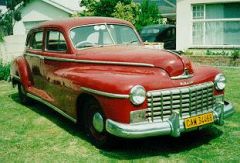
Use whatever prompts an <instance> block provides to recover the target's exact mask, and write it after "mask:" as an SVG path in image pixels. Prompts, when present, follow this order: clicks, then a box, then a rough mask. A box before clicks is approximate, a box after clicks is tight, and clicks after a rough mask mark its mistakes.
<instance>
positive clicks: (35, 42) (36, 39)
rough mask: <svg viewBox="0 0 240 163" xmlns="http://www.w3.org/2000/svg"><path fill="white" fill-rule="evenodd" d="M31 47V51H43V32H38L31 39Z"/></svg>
mask: <svg viewBox="0 0 240 163" xmlns="http://www.w3.org/2000/svg"><path fill="white" fill-rule="evenodd" d="M29 46H30V48H31V49H36V50H41V49H42V46H43V32H36V33H34V34H33V36H32V38H31V39H30V43H29Z"/></svg>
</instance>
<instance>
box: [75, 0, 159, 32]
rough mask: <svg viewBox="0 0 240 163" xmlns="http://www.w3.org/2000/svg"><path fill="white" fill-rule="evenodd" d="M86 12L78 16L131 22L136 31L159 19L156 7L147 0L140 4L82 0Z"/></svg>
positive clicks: (126, 0) (129, 0) (112, 0)
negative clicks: (119, 19)
mask: <svg viewBox="0 0 240 163" xmlns="http://www.w3.org/2000/svg"><path fill="white" fill-rule="evenodd" d="M81 6H85V7H86V10H84V11H83V13H81V14H80V16H106V17H116V18H121V19H125V20H127V21H130V22H132V23H133V24H134V25H135V26H136V28H137V29H138V30H141V28H142V27H143V26H146V25H150V24H157V23H159V21H160V19H161V17H160V13H159V10H158V7H157V5H156V4H155V3H150V2H149V0H144V1H143V2H142V3H141V4H138V3H135V2H133V1H132V0H98V1H96V0H82V1H81Z"/></svg>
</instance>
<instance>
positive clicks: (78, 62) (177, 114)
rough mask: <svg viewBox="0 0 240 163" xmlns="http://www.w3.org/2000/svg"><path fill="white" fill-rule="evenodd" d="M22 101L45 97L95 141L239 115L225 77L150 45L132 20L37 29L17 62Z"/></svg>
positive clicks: (78, 21)
mask: <svg viewBox="0 0 240 163" xmlns="http://www.w3.org/2000/svg"><path fill="white" fill-rule="evenodd" d="M11 79H12V83H13V85H17V86H18V91H19V96H20V100H21V102H22V103H26V102H28V101H29V100H30V99H34V100H38V101H40V102H42V103H44V104H46V105H47V106H49V107H51V108H52V109H54V110H56V111H57V112H59V113H60V114H62V115H63V116H65V117H67V118H68V119H70V120H71V121H73V122H75V123H79V124H80V125H82V126H84V128H85V130H86V134H87V135H88V136H89V138H90V140H91V141H92V142H93V144H95V145H97V146H98V147H103V146H105V145H107V144H109V142H110V140H111V138H112V135H114V136H117V137H123V138H143V137H151V136H159V135H171V136H174V137H178V136H180V134H181V133H183V132H186V131H192V130H196V129H199V128H203V127H206V126H209V125H212V124H214V123H215V124H218V125H222V124H223V122H224V118H226V117H229V116H230V115H232V114H233V113H234V109H233V106H232V105H231V104H230V103H228V102H226V101H224V87H225V82H226V79H225V77H224V75H223V74H222V73H221V72H220V71H219V70H218V69H216V68H213V67H206V66H205V67H202V66H196V65H193V64H192V63H191V61H189V60H188V59H187V58H186V57H184V56H181V55H179V54H177V53H175V52H172V51H167V50H157V49H151V48H146V47H144V44H143V42H142V40H141V38H140V37H139V35H138V33H137V32H136V30H135V28H134V27H133V25H132V24H130V23H129V22H127V21H124V20H120V19H114V18H104V17H84V18H73V19H68V20H63V21H49V22H45V23H43V24H40V25H39V26H37V27H35V28H34V29H32V30H30V32H29V33H28V36H27V41H26V50H25V52H24V54H23V56H20V57H18V58H16V59H15V60H14V61H13V63H12V67H11Z"/></svg>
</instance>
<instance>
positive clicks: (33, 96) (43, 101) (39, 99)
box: [26, 93, 77, 123]
mask: <svg viewBox="0 0 240 163" xmlns="http://www.w3.org/2000/svg"><path fill="white" fill-rule="evenodd" d="M26 95H27V96H28V97H30V98H32V99H34V100H37V101H39V102H41V103H43V104H45V105H47V106H48V107H50V108H52V109H53V110H55V111H56V112H58V113H60V114H61V115H63V116H64V117H66V118H68V119H69V120H71V121H73V122H74V123H77V120H76V119H75V118H73V117H71V116H69V115H67V114H66V113H64V112H63V111H62V110H60V109H59V108H57V107H56V106H54V105H52V104H50V103H49V102H47V101H45V100H43V99H41V98H40V97H37V96H35V95H33V94H31V93H27V94H26Z"/></svg>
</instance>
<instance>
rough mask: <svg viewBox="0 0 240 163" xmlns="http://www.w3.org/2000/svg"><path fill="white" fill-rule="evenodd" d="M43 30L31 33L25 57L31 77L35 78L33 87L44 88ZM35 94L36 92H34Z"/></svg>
mask: <svg viewBox="0 0 240 163" xmlns="http://www.w3.org/2000/svg"><path fill="white" fill-rule="evenodd" d="M43 36H44V32H43V30H36V31H34V32H32V34H31V35H30V38H29V41H28V45H27V47H26V51H25V53H24V58H25V59H26V61H27V63H28V66H29V69H30V71H31V77H32V80H33V85H32V88H35V89H38V90H44V86H45V84H44V72H43V71H42V59H43V57H42V53H43V45H44V43H43V42H44V38H43ZM34 94H35V93H34Z"/></svg>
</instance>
